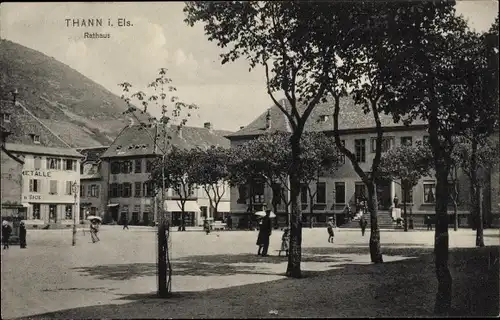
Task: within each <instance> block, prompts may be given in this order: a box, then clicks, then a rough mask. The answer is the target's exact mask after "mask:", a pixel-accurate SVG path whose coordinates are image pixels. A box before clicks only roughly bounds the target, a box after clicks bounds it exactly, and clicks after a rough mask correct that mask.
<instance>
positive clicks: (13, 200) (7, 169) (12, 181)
mask: <svg viewBox="0 0 500 320" xmlns="http://www.w3.org/2000/svg"><path fill="white" fill-rule="evenodd" d="M1 117H2V119H1V120H2V125H1V134H2V137H1V150H0V160H1V168H2V176H1V178H2V185H1V193H0V198H1V204H0V205H1V212H2V218H7V217H10V218H12V217H17V216H21V217H24V216H25V215H26V208H25V207H24V206H23V205H22V189H23V185H22V181H23V180H22V175H21V173H22V171H23V165H24V161H23V160H21V159H20V158H18V157H16V156H15V155H13V154H12V153H11V152H9V151H8V150H7V149H5V140H6V139H7V137H8V136H9V135H10V134H11V133H10V131H9V129H7V128H6V126H4V123H3V121H5V120H6V119H8V116H4V114H2V115H1Z"/></svg>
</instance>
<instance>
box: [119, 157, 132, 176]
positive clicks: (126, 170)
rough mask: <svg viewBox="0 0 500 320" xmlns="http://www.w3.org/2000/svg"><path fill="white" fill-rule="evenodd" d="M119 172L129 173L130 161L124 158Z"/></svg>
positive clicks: (130, 168)
mask: <svg viewBox="0 0 500 320" xmlns="http://www.w3.org/2000/svg"><path fill="white" fill-rule="evenodd" d="M120 168H121V170H120V171H121V173H131V172H132V161H130V160H126V161H123V162H122V163H121V166H120Z"/></svg>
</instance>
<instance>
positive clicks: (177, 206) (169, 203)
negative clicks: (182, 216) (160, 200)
mask: <svg viewBox="0 0 500 320" xmlns="http://www.w3.org/2000/svg"><path fill="white" fill-rule="evenodd" d="M163 208H164V209H165V210H166V211H168V212H182V209H181V202H180V201H179V200H165V202H164V204H163ZM200 211H201V210H200V207H199V206H198V203H197V202H196V201H193V200H188V201H186V203H185V204H184V212H200Z"/></svg>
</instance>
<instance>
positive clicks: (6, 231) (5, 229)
mask: <svg viewBox="0 0 500 320" xmlns="http://www.w3.org/2000/svg"><path fill="white" fill-rule="evenodd" d="M11 233H12V227H11V226H10V225H9V223H8V222H7V221H6V220H3V221H2V243H3V248H4V249H9V240H10V234H11Z"/></svg>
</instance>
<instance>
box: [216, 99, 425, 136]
mask: <svg viewBox="0 0 500 320" xmlns="http://www.w3.org/2000/svg"><path fill="white" fill-rule="evenodd" d="M282 101H283V100H282ZM304 109H305V106H303V105H299V110H301V111H303V110H304ZM333 111H334V104H333V99H332V98H331V97H329V99H328V101H327V102H324V103H319V104H318V105H317V106H316V107H314V109H313V111H312V112H311V115H310V116H309V118H308V119H307V121H306V125H305V128H304V130H305V131H332V130H333ZM268 112H269V114H270V116H271V128H270V129H269V130H267V129H266V117H267V113H268ZM322 116H326V117H325V119H321V118H322ZM380 121H381V122H382V126H383V127H404V124H403V123H394V121H393V118H392V116H391V115H386V114H384V113H381V114H380ZM425 124H427V123H426V122H425V121H422V120H416V121H414V122H413V123H412V125H425ZM375 127H376V125H375V120H374V119H373V115H372V114H371V113H368V114H365V113H364V111H363V108H362V106H360V105H356V104H355V103H354V101H353V100H352V99H351V98H342V99H341V100H340V112H339V130H343V131H344V130H345V131H347V130H353V129H374V128H375ZM277 131H290V129H289V123H288V121H287V119H286V117H285V115H284V114H283V113H282V112H281V110H280V109H279V108H278V107H277V106H273V107H271V108H269V109H268V111H266V112H264V113H262V114H261V115H260V116H259V117H257V119H255V120H254V121H252V122H251V123H250V124H248V125H247V126H246V127H244V128H243V129H241V130H239V131H237V132H235V133H232V134H229V135H227V136H226V137H228V138H229V139H231V138H233V137H244V136H254V135H261V134H264V133H273V132H277Z"/></svg>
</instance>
